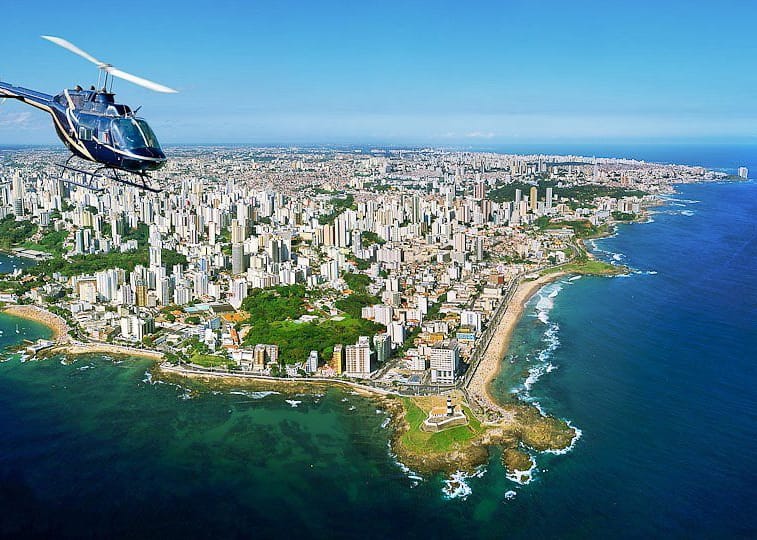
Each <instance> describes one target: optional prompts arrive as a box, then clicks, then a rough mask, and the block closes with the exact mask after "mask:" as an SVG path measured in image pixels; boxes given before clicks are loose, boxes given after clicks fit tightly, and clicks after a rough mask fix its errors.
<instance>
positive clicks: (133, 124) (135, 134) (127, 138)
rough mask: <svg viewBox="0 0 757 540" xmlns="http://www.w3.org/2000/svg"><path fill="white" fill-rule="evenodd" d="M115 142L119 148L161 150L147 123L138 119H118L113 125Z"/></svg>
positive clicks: (112, 130)
mask: <svg viewBox="0 0 757 540" xmlns="http://www.w3.org/2000/svg"><path fill="white" fill-rule="evenodd" d="M111 132H112V133H113V140H114V141H115V143H116V145H117V146H118V147H119V148H123V149H125V150H127V149H128V150H133V149H136V148H157V149H159V148H160V144H158V139H157V137H155V133H153V131H152V129H150V126H148V125H147V122H145V121H144V120H141V119H138V118H116V119H114V120H113V123H112V124H111Z"/></svg>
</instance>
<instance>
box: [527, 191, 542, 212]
mask: <svg viewBox="0 0 757 540" xmlns="http://www.w3.org/2000/svg"><path fill="white" fill-rule="evenodd" d="M538 197H539V191H538V190H537V189H536V186H531V193H530V194H529V195H528V202H529V204H530V206H531V212H536V200H537V199H538Z"/></svg>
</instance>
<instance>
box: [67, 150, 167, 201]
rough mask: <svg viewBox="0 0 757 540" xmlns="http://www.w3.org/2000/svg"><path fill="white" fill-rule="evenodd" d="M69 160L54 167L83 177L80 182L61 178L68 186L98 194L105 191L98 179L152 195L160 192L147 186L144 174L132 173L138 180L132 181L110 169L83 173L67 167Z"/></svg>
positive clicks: (146, 178) (81, 170) (147, 178)
mask: <svg viewBox="0 0 757 540" xmlns="http://www.w3.org/2000/svg"><path fill="white" fill-rule="evenodd" d="M71 157H73V156H71ZM70 160H71V158H69V159H68V160H67V161H66V162H65V163H56V165H57V166H58V167H60V168H61V169H63V170H64V171H71V172H75V173H79V174H81V175H82V176H83V178H84V179H83V180H82V181H77V180H75V179H71V178H61V180H63V181H64V182H67V183H69V184H73V185H76V186H80V187H83V188H86V189H90V190H92V191H95V192H98V193H100V192H103V191H105V189H104V188H102V187H100V185H99V183H98V179H99V178H104V179H107V180H112V181H114V182H118V183H120V184H126V185H129V186H133V187H136V188H139V189H144V190H147V191H151V192H153V193H160V192H161V190H160V189H156V188H154V187H152V186H151V185H149V184H148V181H149V180H150V177H149V176H148V175H147V174H146V173H136V172H135V173H132V174H134V175H136V176H137V177H138V178H139V180H138V181H132V180H130V179H126V178H122V177H121V176H119V175H118V171H117V170H116V169H113V168H111V167H99V168H98V169H95V170H94V171H85V170H83V169H78V168H76V167H72V166H71V165H69V164H68V161H70ZM100 171H112V173H113V175H112V176H110V175H108V174H103V173H101V172H100Z"/></svg>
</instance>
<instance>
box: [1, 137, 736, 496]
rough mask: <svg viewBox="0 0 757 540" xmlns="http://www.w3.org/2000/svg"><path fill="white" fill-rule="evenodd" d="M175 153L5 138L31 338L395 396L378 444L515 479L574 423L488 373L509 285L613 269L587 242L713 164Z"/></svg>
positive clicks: (450, 468) (445, 465)
mask: <svg viewBox="0 0 757 540" xmlns="http://www.w3.org/2000/svg"><path fill="white" fill-rule="evenodd" d="M170 152H171V154H172V155H175V156H176V159H174V160H172V162H171V163H169V165H168V166H167V167H166V168H165V169H164V170H162V171H161V172H160V173H158V174H157V176H156V181H157V183H158V184H159V185H160V186H162V187H163V191H162V192H160V193H155V194H153V193H147V194H141V193H138V192H137V190H135V189H134V188H132V187H129V186H124V185H121V184H112V185H108V186H107V195H105V194H101V195H96V194H93V193H92V192H91V191H88V190H87V189H84V188H82V187H80V186H76V185H71V184H66V183H63V182H60V181H59V179H58V177H57V176H56V174H54V170H53V168H52V167H51V166H50V165H49V163H51V162H52V161H53V158H55V157H56V154H55V152H51V151H48V150H23V151H13V152H10V151H3V152H2V153H0V161H2V163H3V169H2V170H3V173H2V174H3V175H5V176H7V179H8V180H9V182H8V183H7V184H5V185H4V187H3V188H2V189H3V190H5V191H4V193H5V194H6V196H5V197H4V198H2V199H0V200H2V201H7V202H8V204H6V205H5V206H0V231H1V232H2V233H3V239H4V242H5V244H4V245H3V246H2V247H3V248H5V249H6V250H16V251H14V252H13V253H32V254H35V258H36V259H37V260H36V264H35V265H33V266H30V267H26V268H23V269H21V268H17V269H15V270H14V271H13V272H11V273H8V274H5V275H4V276H2V279H0V301H2V302H3V303H4V304H5V305H6V308H5V309H6V312H8V313H10V314H13V315H16V316H20V317H28V318H32V319H35V320H37V321H40V322H42V323H44V324H47V325H48V326H50V327H51V328H52V329H53V331H54V336H53V342H52V343H50V344H49V346H48V345H46V346H45V347H40V348H35V349H34V351H35V354H43V355H44V354H46V355H50V354H60V353H62V354H71V355H76V354H85V353H90V352H106V353H109V354H124V355H140V356H145V357H149V358H152V359H154V360H156V368H155V370H154V371H155V376H158V377H165V378H176V377H194V378H200V379H204V380H206V381H228V380H233V381H234V384H242V383H244V384H250V385H253V386H257V387H268V386H274V385H275V386H276V387H277V388H278V389H280V390H281V389H284V390H286V389H287V388H289V389H293V391H301V390H302V389H303V388H309V387H319V386H323V385H340V386H344V387H348V388H350V389H352V390H354V391H357V392H360V393H363V394H366V395H371V396H374V398H375V399H378V400H380V401H381V403H382V404H383V405H384V407H385V409H386V410H387V411H389V413H390V414H391V415H392V417H393V419H394V426H395V431H394V435H393V437H392V451H393V452H394V453H395V454H397V456H398V457H399V459H400V460H401V461H402V462H403V463H406V464H407V465H408V466H410V467H411V468H412V469H414V470H416V471H419V472H423V473H433V472H436V471H445V472H454V471H458V470H464V471H469V472H470V471H473V470H475V468H476V467H477V466H479V465H481V464H483V463H485V462H486V460H487V459H488V456H489V454H488V450H489V448H491V447H494V446H499V447H501V448H502V449H503V452H502V455H503V461H504V463H505V466H506V467H507V470H508V471H509V474H510V475H512V477H513V478H514V479H516V480H518V481H527V480H528V479H529V477H530V472H529V471H530V470H531V469H532V468H533V466H534V459H535V458H534V456H535V455H536V453H538V452H540V451H561V450H564V449H566V448H569V447H570V446H571V445H572V444H573V443H574V442H575V440H576V439H577V438H578V436H579V435H580V432H579V431H578V430H577V429H575V428H573V427H571V426H570V425H569V423H568V422H567V421H566V420H563V419H558V418H553V417H549V416H545V415H544V414H542V413H541V412H540V411H539V410H538V409H536V408H535V407H534V406H532V405H529V404H527V403H524V402H521V401H518V400H516V399H514V398H512V399H507V400H504V401H501V400H499V399H498V398H497V397H496V396H494V395H492V393H491V391H490V383H491V381H492V380H493V379H494V378H495V377H496V376H497V374H498V372H499V369H500V366H501V363H502V359H503V357H504V355H505V354H506V351H507V347H508V343H509V339H510V336H511V333H512V331H513V328H514V327H515V325H516V323H517V321H518V320H519V318H520V316H521V313H522V311H523V306H524V304H525V303H526V302H527V300H528V299H529V298H530V297H531V296H532V295H533V294H534V293H535V292H536V291H537V290H539V288H541V287H542V286H544V285H545V284H547V283H549V282H550V281H553V280H555V279H560V278H562V277H564V276H566V275H568V274H571V275H572V274H591V275H615V274H617V273H622V272H624V271H626V270H627V269H625V268H623V267H618V266H614V265H611V264H607V263H605V262H602V261H598V260H595V259H593V258H592V257H591V255H590V254H588V253H587V251H586V249H585V247H584V245H583V241H584V240H585V239H587V238H592V237H597V236H601V235H603V234H607V233H608V232H609V231H611V230H612V228H613V227H614V226H615V224H616V223H619V222H630V221H638V220H641V219H644V216H645V214H646V212H647V209H648V208H649V207H650V206H653V205H655V204H657V203H658V202H659V197H660V196H661V195H665V194H667V193H670V192H672V190H673V184H674V183H683V182H701V181H708V180H713V179H717V178H720V177H721V176H722V175H720V174H719V173H715V172H712V171H707V170H705V169H702V168H699V167H689V166H679V165H659V164H650V163H645V162H640V161H634V160H623V159H595V158H586V157H580V156H554V155H530V156H522V155H507V154H495V153H477V152H449V151H444V150H430V149H415V150H409V149H403V150H392V149H378V148H376V149H371V150H366V149H362V148H353V149H324V148H312V149H297V150H294V149H288V148H225V147H224V148H176V149H171V150H170ZM11 154H12V159H11V157H10V156H11ZM40 349H42V350H40ZM214 384H215V383H214Z"/></svg>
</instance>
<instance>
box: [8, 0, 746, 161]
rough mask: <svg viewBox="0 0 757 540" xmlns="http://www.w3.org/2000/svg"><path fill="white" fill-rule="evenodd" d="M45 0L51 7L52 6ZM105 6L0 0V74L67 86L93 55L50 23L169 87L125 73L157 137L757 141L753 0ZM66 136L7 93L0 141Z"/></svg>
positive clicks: (88, 75)
mask: <svg viewBox="0 0 757 540" xmlns="http://www.w3.org/2000/svg"><path fill="white" fill-rule="evenodd" d="M46 4H47V5H46ZM215 6H216V7H215V9H214V10H212V11H209V12H208V13H206V14H205V16H203V17H199V16H198V13H197V10H196V9H187V8H186V6H182V5H180V4H178V3H176V2H163V3H161V5H159V6H152V5H150V6H148V5H147V4H145V3H142V2H136V3H132V4H131V5H130V8H129V10H130V15H129V17H130V20H133V21H135V22H134V23H132V24H126V25H119V24H113V25H111V24H108V22H107V21H118V20H119V19H122V18H123V9H122V7H119V6H107V5H105V6H98V8H97V12H98V16H99V18H100V20H101V21H103V22H102V23H101V24H98V25H83V24H71V25H70V24H66V25H65V26H63V27H62V26H61V24H60V22H59V21H60V14H59V11H58V10H57V9H56V6H55V4H53V3H51V2H50V3H46V2H43V3H42V4H41V5H40V9H39V10H38V12H36V13H35V14H34V17H30V16H29V13H28V11H27V10H23V11H22V10H21V9H20V6H19V5H10V6H7V7H6V8H5V9H4V14H5V17H4V23H5V24H1V23H0V27H1V28H2V38H0V43H1V44H2V45H3V48H4V50H6V51H13V53H12V54H6V55H4V59H3V62H2V64H1V65H0V79H2V80H4V81H8V82H11V83H14V84H17V85H21V86H26V87H29V88H34V89H38V90H40V91H44V92H49V93H58V92H60V91H61V90H62V89H63V88H65V87H72V86H74V85H75V84H82V85H88V84H91V83H92V82H95V80H96V79H95V77H96V75H97V73H96V70H95V69H94V68H92V66H90V65H87V63H86V62H84V61H82V60H81V59H79V58H76V57H75V56H73V55H69V54H67V53H66V52H64V51H61V50H56V49H55V48H54V47H52V46H51V45H50V44H49V43H46V42H44V41H43V40H41V39H40V38H39V35H41V34H53V35H61V36H62V37H65V38H67V39H70V40H71V41H73V42H74V43H76V44H77V45H79V46H80V47H82V48H83V49H84V50H86V51H88V52H90V53H92V54H93V55H95V56H96V57H98V58H103V59H105V60H106V61H109V62H112V63H113V64H115V65H117V66H119V67H122V68H123V69H125V70H127V71H130V72H134V73H137V74H139V75H143V76H145V77H147V78H150V79H154V80H157V81H160V82H162V83H164V84H167V85H169V86H175V87H176V88H178V89H179V90H180V93H179V94H178V95H175V96H163V95H155V94H151V93H149V92H147V91H144V90H142V89H140V88H137V87H135V86H133V85H129V84H127V83H124V82H119V83H117V85H116V88H115V89H116V92H117V94H118V96H117V98H118V99H119V100H120V101H122V102H125V103H129V104H131V105H133V106H134V107H135V108H136V107H137V106H139V105H142V106H143V109H142V111H141V113H142V114H143V115H144V116H145V117H146V118H147V119H148V120H149V121H150V123H151V125H153V127H154V128H155V130H156V132H157V133H158V136H159V138H160V139H161V142H163V143H164V144H172V143H201V142H208V143H212V142H217V143H250V144H254V143H291V144H302V143H363V142H364V143H387V144H429V145H476V146H481V145H496V144H509V143H550V142H551V143H557V142H565V141H569V142H576V141H579V142H587V143H591V142H607V141H618V142H620V141H631V142H634V141H640V140H649V139H652V140H654V141H656V142H682V141H687V142H689V141H690V142H709V141H724V142H734V141H737V142H754V141H755V135H754V131H753V128H752V126H753V125H754V119H755V116H757V106H755V104H754V100H753V99H752V97H751V92H750V88H751V87H752V86H753V83H754V82H757V81H755V80H754V79H755V77H757V76H756V75H755V74H754V70H752V69H749V68H750V66H751V65H752V64H753V59H752V58H753V54H754V52H755V45H754V43H753V41H750V39H749V25H748V23H749V21H750V20H754V16H755V15H757V7H755V6H753V5H750V4H746V3H740V2H725V3H720V4H719V5H718V9H713V8H710V7H706V6H703V5H701V4H693V5H692V4H691V3H683V2H670V3H668V4H667V5H666V6H664V7H660V6H658V5H655V4H653V3H651V2H641V3H635V4H634V6H633V10H632V11H631V10H624V9H623V8H622V7H621V6H607V5H605V4H601V3H598V2H579V3H577V4H576V3H572V4H571V5H570V6H564V5H561V4H560V3H557V2H543V3H541V4H540V5H539V6H533V5H531V4H529V3H526V2H507V3H506V4H504V5H499V4H495V3H488V2H481V3H479V4H477V5H476V6H464V7H463V6H458V5H455V4H452V3H442V4H439V3H437V4H434V6H433V7H430V6H429V5H428V4H425V3H413V4H411V5H409V6H407V5H400V4H386V3H384V4H382V5H381V6H380V7H374V6H366V5H350V6H341V5H339V3H336V2H327V3H321V4H320V5H318V6H314V5H298V4H296V3H277V4H276V5H275V6H273V5H265V6H264V5H253V6H247V5H235V3H234V2H222V3H218V4H216V5H215ZM54 141H55V135H54V133H53V132H52V130H51V129H50V120H49V118H48V117H47V116H46V115H44V114H42V113H40V112H38V111H34V110H29V109H28V108H24V107H23V106H22V105H20V104H17V103H12V102H6V103H5V104H3V105H2V106H0V144H29V143H31V144H47V143H53V142H54Z"/></svg>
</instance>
